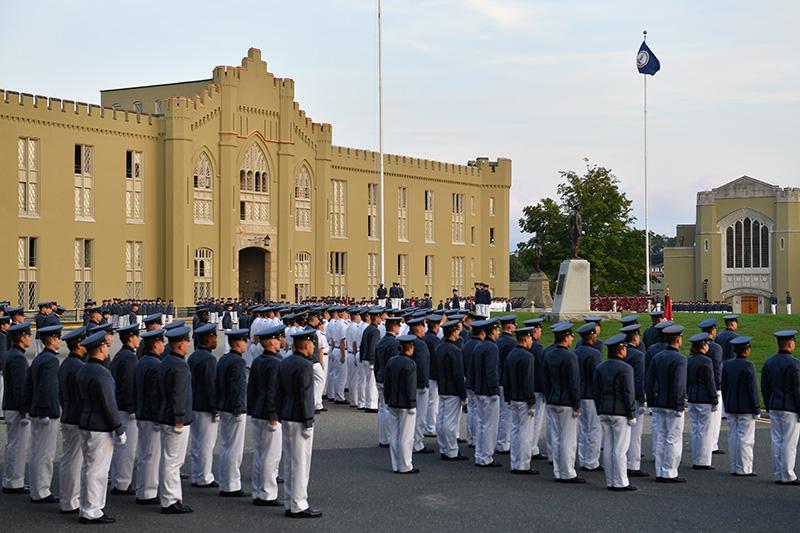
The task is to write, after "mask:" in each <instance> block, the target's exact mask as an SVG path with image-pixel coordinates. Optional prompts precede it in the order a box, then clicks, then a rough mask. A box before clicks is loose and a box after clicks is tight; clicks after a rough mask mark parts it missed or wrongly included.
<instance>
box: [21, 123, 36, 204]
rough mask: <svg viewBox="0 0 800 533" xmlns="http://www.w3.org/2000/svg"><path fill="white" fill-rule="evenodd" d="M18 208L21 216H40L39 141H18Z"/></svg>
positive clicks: (25, 139) (23, 139)
mask: <svg viewBox="0 0 800 533" xmlns="http://www.w3.org/2000/svg"><path fill="white" fill-rule="evenodd" d="M17 162H18V165H17V167H18V171H17V207H18V211H19V214H20V215H23V216H37V215H38V214H39V139H30V138H28V137H20V138H19V139H18V140H17Z"/></svg>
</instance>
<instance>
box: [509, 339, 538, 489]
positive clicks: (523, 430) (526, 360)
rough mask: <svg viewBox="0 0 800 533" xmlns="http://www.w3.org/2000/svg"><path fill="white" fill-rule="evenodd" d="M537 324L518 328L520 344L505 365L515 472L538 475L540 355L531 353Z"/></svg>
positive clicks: (513, 468) (512, 465) (518, 342)
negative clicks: (536, 436) (536, 433)
mask: <svg viewBox="0 0 800 533" xmlns="http://www.w3.org/2000/svg"><path fill="white" fill-rule="evenodd" d="M536 329H537V328H535V327H525V328H518V329H516V330H515V331H514V335H515V336H516V338H517V347H516V348H514V349H513V350H511V352H510V353H509V354H508V357H506V362H505V366H504V367H503V396H504V397H503V400H504V401H505V402H507V403H508V404H509V405H510V409H509V410H510V412H511V448H510V451H511V473H512V474H527V475H531V474H538V473H539V472H538V471H537V470H532V469H531V456H532V453H531V450H532V448H533V433H534V417H535V416H536V392H535V390H534V382H535V381H536V377H535V372H536V370H535V369H536V357H535V356H534V354H533V352H531V351H530V350H531V346H532V345H533V337H532V336H531V335H532V333H533V331H534V330H536Z"/></svg>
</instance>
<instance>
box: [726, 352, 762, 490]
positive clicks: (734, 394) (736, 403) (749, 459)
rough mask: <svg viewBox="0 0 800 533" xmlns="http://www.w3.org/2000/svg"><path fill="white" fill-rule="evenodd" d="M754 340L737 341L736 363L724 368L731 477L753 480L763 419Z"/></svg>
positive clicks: (733, 360)
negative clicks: (753, 358) (758, 426)
mask: <svg viewBox="0 0 800 533" xmlns="http://www.w3.org/2000/svg"><path fill="white" fill-rule="evenodd" d="M751 340H752V337H736V338H735V339H733V340H732V341H731V348H732V349H733V351H734V353H735V354H736V358H735V359H728V360H727V361H725V363H724V364H723V365H722V398H723V401H724V402H725V411H726V413H727V416H728V451H729V452H730V454H731V474H733V475H734V476H743V477H751V476H755V474H754V473H753V444H754V443H755V441H756V420H758V418H759V417H760V416H761V412H760V409H759V402H758V385H757V384H756V383H757V381H758V378H757V377H756V367H755V366H754V365H753V363H751V362H750V361H748V360H747V358H748V357H750V341H751Z"/></svg>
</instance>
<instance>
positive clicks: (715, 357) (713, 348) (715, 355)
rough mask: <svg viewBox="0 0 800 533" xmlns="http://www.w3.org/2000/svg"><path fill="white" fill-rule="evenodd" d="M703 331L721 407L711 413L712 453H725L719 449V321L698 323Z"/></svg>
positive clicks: (720, 399) (720, 397)
mask: <svg viewBox="0 0 800 533" xmlns="http://www.w3.org/2000/svg"><path fill="white" fill-rule="evenodd" d="M697 326H698V327H699V328H700V330H701V331H703V332H704V333H707V334H708V343H707V344H708V352H707V353H706V355H707V356H708V357H709V358H710V359H711V362H712V363H713V366H714V387H715V388H716V389H717V401H718V404H719V407H720V408H719V409H717V410H716V411H714V412H713V413H712V414H711V449H712V452H711V453H725V452H723V451H721V450H719V432H720V428H721V427H722V405H721V404H722V361H723V360H724V358H723V356H722V346H720V345H719V344H718V343H717V342H716V341H715V339H716V337H717V321H716V319H714V318H709V319H707V320H703V321H702V322H700V323H699V324H698V325H697Z"/></svg>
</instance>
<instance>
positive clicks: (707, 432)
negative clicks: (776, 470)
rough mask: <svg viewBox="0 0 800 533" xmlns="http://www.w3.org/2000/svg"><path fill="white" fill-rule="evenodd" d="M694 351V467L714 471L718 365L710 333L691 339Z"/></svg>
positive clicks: (690, 368) (690, 386)
mask: <svg viewBox="0 0 800 533" xmlns="http://www.w3.org/2000/svg"><path fill="white" fill-rule="evenodd" d="M689 342H691V343H692V348H691V351H690V355H689V361H688V363H687V365H686V372H687V376H686V393H687V396H688V401H689V422H690V423H691V426H692V468H693V469H694V470H713V469H714V467H713V466H711V452H712V451H713V448H712V446H713V442H712V441H713V437H714V435H713V429H714V423H713V419H712V417H713V416H714V414H715V413H716V411H717V410H718V409H719V398H718V397H717V388H716V386H715V384H714V382H715V379H714V365H713V363H712V361H711V358H710V357H708V355H707V354H708V342H709V338H708V333H705V332H703V333H698V334H696V335H692V336H691V337H690V338H689Z"/></svg>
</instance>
